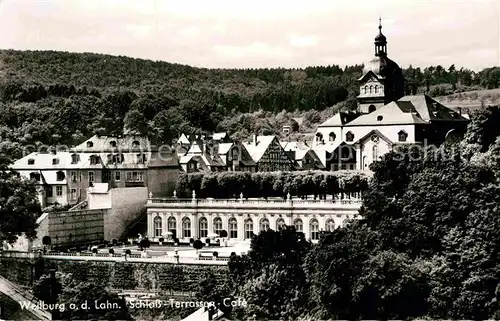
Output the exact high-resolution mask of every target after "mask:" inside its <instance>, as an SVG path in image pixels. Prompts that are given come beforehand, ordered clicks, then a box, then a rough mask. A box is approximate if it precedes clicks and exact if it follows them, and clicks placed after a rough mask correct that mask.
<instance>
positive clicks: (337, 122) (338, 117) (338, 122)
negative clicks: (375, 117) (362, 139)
mask: <svg viewBox="0 0 500 321" xmlns="http://www.w3.org/2000/svg"><path fill="white" fill-rule="evenodd" d="M358 116H359V114H356V113H343V112H338V113H336V114H335V115H333V116H332V117H330V118H328V119H327V120H326V121H325V122H323V123H322V124H321V125H319V126H318V127H342V126H344V125H345V124H347V123H348V122H350V121H352V120H353V119H355V118H357V117H358Z"/></svg>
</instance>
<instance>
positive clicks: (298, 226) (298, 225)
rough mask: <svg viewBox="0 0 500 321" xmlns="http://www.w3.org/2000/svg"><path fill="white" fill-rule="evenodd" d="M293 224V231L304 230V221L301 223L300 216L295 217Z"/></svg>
mask: <svg viewBox="0 0 500 321" xmlns="http://www.w3.org/2000/svg"><path fill="white" fill-rule="evenodd" d="M293 226H294V227H295V231H297V232H302V231H304V223H302V220H301V219H300V218H298V219H296V220H295V221H294V222H293Z"/></svg>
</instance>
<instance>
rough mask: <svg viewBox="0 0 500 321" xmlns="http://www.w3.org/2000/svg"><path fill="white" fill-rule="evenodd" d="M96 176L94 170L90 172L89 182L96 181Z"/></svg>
mask: <svg viewBox="0 0 500 321" xmlns="http://www.w3.org/2000/svg"><path fill="white" fill-rule="evenodd" d="M94 180H95V177H94V172H89V183H92V182H94Z"/></svg>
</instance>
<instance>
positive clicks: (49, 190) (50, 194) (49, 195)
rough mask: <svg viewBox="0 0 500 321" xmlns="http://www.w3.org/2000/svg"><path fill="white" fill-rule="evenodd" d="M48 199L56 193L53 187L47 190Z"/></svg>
mask: <svg viewBox="0 0 500 321" xmlns="http://www.w3.org/2000/svg"><path fill="white" fill-rule="evenodd" d="M46 193H47V197H53V196H54V191H53V190H52V186H48V187H47V189H46Z"/></svg>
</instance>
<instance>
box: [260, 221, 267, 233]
mask: <svg viewBox="0 0 500 321" xmlns="http://www.w3.org/2000/svg"><path fill="white" fill-rule="evenodd" d="M260 230H261V231H267V230H269V220H268V219H267V218H263V219H261V220H260Z"/></svg>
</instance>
